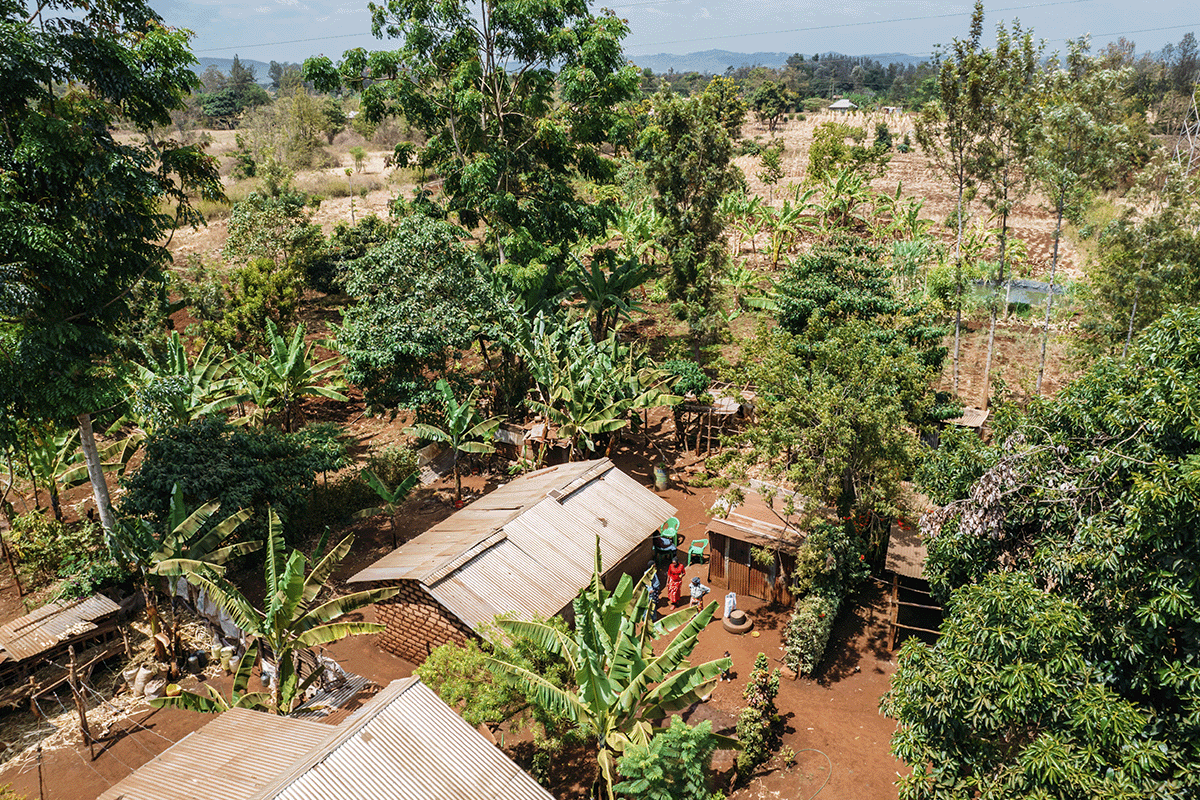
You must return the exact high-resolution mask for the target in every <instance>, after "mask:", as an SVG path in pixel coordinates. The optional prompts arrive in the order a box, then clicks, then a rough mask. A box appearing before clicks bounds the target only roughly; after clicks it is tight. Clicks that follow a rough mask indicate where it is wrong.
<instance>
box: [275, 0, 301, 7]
mask: <svg viewBox="0 0 1200 800" xmlns="http://www.w3.org/2000/svg"><path fill="white" fill-rule="evenodd" d="M275 2H276V3H278V4H279V5H281V6H298V5H300V0H275Z"/></svg>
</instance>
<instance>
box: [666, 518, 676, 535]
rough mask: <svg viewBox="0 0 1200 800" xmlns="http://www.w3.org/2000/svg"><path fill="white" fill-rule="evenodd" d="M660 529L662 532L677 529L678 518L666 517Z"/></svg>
mask: <svg viewBox="0 0 1200 800" xmlns="http://www.w3.org/2000/svg"><path fill="white" fill-rule="evenodd" d="M662 529H663V533H666V532H667V531H677V530H679V520H677V519H675V517H671V518H670V519H668V520H667V521H666V522H664V523H663V527H662Z"/></svg>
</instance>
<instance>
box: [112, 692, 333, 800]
mask: <svg viewBox="0 0 1200 800" xmlns="http://www.w3.org/2000/svg"><path fill="white" fill-rule="evenodd" d="M329 731H330V727H329V726H328V725H322V724H321V723H319V722H305V721H303V720H298V719H288V718H287V717H277V716H274V715H272V714H264V713H262V712H259V711H248V710H246V709H244V708H233V709H230V710H229V711H226V712H225V713H223V714H221V715H220V716H218V717H217V718H216V719H214V720H213V721H212V722H210V723H208V724H207V725H205V726H204V727H203V728H201V729H200V730H198V731H195V732H194V733H190V734H188V735H187V736H186V737H185V738H183V739H181V740H180V741H178V742H177V743H176V744H175V745H174V746H172V747H171V748H170V749H169V750H167V751H166V752H164V753H162V754H160V755H159V756H158V757H157V758H155V759H154V760H153V761H150V762H149V763H147V764H146V765H144V766H143V767H142V768H141V769H139V770H138V771H137V772H135V773H133V774H132V775H130V776H129V777H128V778H126V779H125V780H123V781H121V782H120V783H118V784H117V785H115V786H113V787H112V788H111V789H109V790H108V791H107V792H105V793H104V794H102V795H100V797H98V798H97V800H247V798H250V797H253V796H254V794H255V793H256V792H258V791H259V790H260V789H262V788H263V787H265V786H266V785H267V784H269V783H270V782H271V781H272V780H273V779H275V778H276V777H277V776H278V775H279V774H280V773H281V772H283V771H284V770H286V769H287V768H288V767H290V766H291V765H292V764H294V763H295V762H296V759H297V758H298V757H300V756H301V755H302V754H304V753H307V752H309V751H310V750H312V749H313V748H314V747H317V746H318V745H320V744H321V743H322V742H324V741H325V740H326V739H327V738H328V736H329Z"/></svg>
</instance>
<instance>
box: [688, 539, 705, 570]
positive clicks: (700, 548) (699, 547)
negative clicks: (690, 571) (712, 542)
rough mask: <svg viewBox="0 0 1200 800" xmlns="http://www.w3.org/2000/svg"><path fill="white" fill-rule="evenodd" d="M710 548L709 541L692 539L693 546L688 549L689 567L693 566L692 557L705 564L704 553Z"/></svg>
mask: <svg viewBox="0 0 1200 800" xmlns="http://www.w3.org/2000/svg"><path fill="white" fill-rule="evenodd" d="M707 548H708V539H692V546H691V547H689V548H688V566H689V567H690V566H691V565H692V556H695V557H696V558H698V559H699V560H700V563H701V564H703V563H704V551H705V550H706V549H707Z"/></svg>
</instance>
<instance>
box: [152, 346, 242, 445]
mask: <svg viewBox="0 0 1200 800" xmlns="http://www.w3.org/2000/svg"><path fill="white" fill-rule="evenodd" d="M136 367H137V378H136V380H135V381H134V385H133V387H132V388H133V391H134V395H135V397H137V398H138V400H139V401H140V402H138V403H137V406H136V409H137V410H136V416H137V417H138V420H137V421H138V424H139V425H140V427H141V428H142V429H143V430H146V431H151V430H153V429H154V428H155V427H158V426H160V425H162V426H180V425H187V424H188V423H189V422H191V421H192V420H194V419H198V418H200V417H203V416H207V415H208V414H215V413H216V412H218V411H224V410H225V409H226V408H229V407H230V406H232V405H235V404H236V403H237V402H238V396H237V391H236V382H235V381H234V380H232V379H231V378H229V377H227V376H228V375H229V372H230V370H231V369H232V367H233V362H232V361H231V360H230V359H228V358H224V357H223V356H222V354H221V351H220V349H219V348H218V347H216V346H215V345H213V344H212V343H211V342H205V343H204V346H203V347H201V348H200V352H199V353H197V354H196V358H195V360H192V359H189V358H188V353H187V349H186V348H185V347H184V346H183V342H182V341H181V340H180V338H179V332H178V331H173V332H172V333H171V338H170V340H169V341H168V342H167V355H166V358H164V359H163V361H162V362H161V363H159V364H152V365H150V366H145V365H142V364H138V365H136Z"/></svg>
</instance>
